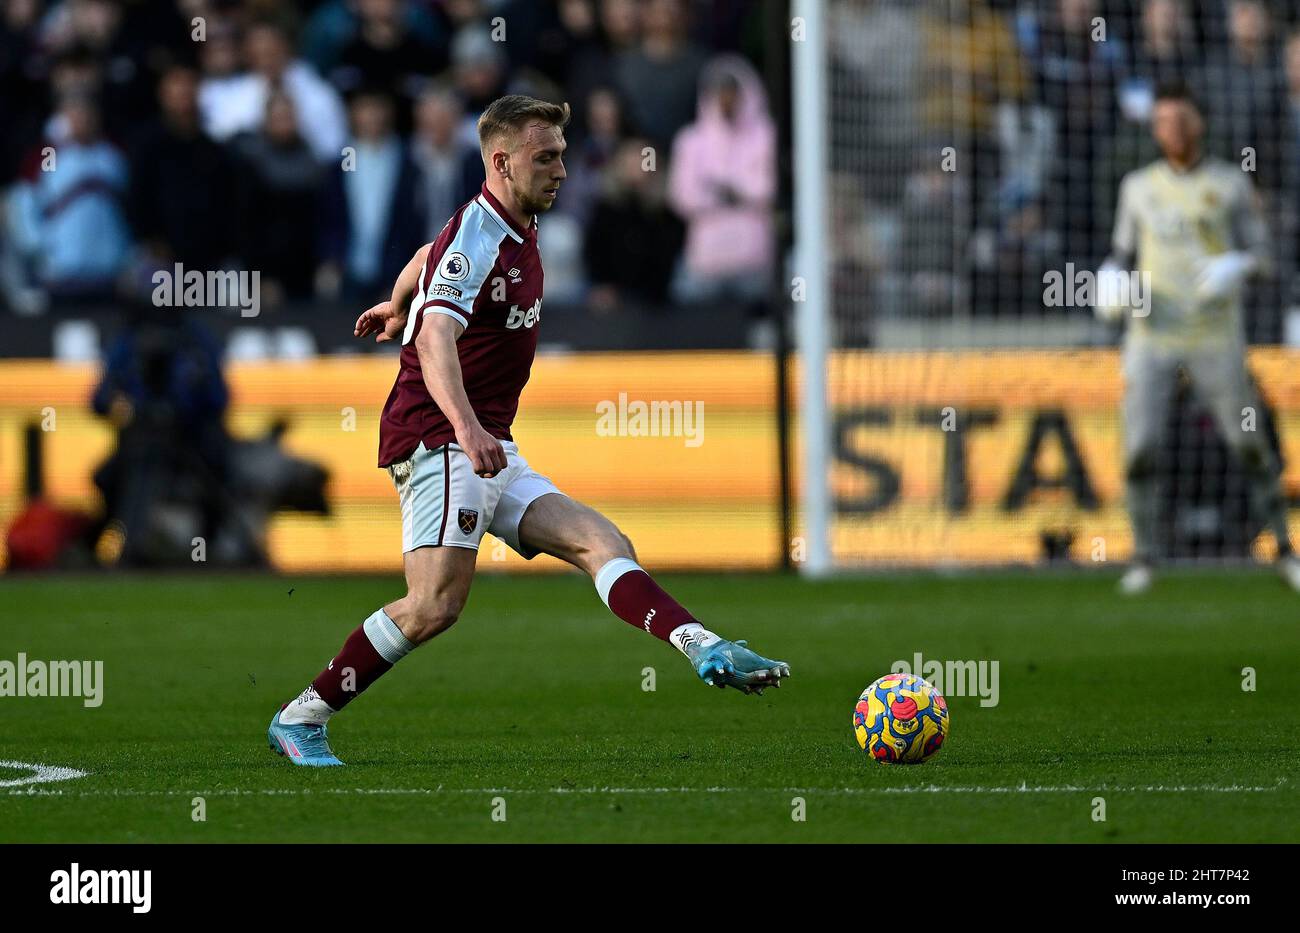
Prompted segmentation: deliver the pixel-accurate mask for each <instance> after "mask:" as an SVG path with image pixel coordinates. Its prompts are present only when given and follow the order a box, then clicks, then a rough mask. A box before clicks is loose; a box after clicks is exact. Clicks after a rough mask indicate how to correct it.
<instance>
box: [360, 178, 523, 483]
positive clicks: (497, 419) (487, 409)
mask: <svg viewBox="0 0 1300 933" xmlns="http://www.w3.org/2000/svg"><path fill="white" fill-rule="evenodd" d="M431 314H445V315H447V316H449V317H451V318H454V319H455V320H456V321H458V322H460V324H461V325H462V326H464V328H465V330H464V332H463V333H462V334H461V335H460V339H459V340H458V341H457V344H456V347H457V352H458V355H459V357H460V369H461V374H462V376H463V378H464V382H465V394H466V395H467V396H468V398H469V403H470V405H471V407H472V408H473V409H474V414H475V415H477V416H478V420H479V422H480V423H481V424H482V425H483V428H484V429H485V430H486V431H487V432H488V433H489V434H491V435H492V436H493V437H496V438H499V439H501V440H511V439H512V438H511V436H510V426H511V424H512V423H513V422H514V419H515V413H516V411H518V408H519V394H520V393H521V392H522V391H523V388H524V386H525V385H526V384H527V383H528V375H529V372H530V370H531V369H532V365H533V357H534V355H535V354H536V352H537V331H538V325H539V323H540V321H541V315H542V261H541V257H540V255H539V254H538V252H537V218H536V217H534V218H533V222H532V224H530V225H529V226H528V227H526V228H525V227H521V226H520V225H519V224H518V223H517V222H515V221H514V220H513V219H512V218H511V217H510V216H509V214H507V213H506V210H505V208H503V207H502V206H501V203H500V202H499V201H498V200H497V199H496V198H495V197H494V196H493V195H492V194H491V193H489V191H488V190H487V185H486V184H484V185H483V188H482V190H481V191H480V192H479V194H478V195H477V196H475V198H474V199H473V200H472V201H470V202H468V203H467V204H465V205H464V206H462V207H461V208H460V209H459V210H458V211H456V213H455V214H454V215H453V216H452V218H451V220H449V221H447V225H446V226H445V227H443V228H442V232H441V233H439V234H438V238H437V239H436V240H434V242H433V247H432V248H431V249H430V250H429V255H428V258H427V259H426V260H425V263H424V269H423V270H422V272H421V274H420V281H419V285H418V286H417V288H416V292H415V297H414V298H413V299H412V300H411V309H410V314H409V316H408V318H407V322H406V331H405V333H404V334H403V335H402V352H401V362H400V366H399V369H398V372H397V381H396V382H395V383H394V384H393V390H392V391H391V392H390V393H389V394H388V401H387V402H386V403H385V404H384V412H383V415H382V416H381V418H380V421H379V465H380V466H388V465H389V464H391V463H397V462H399V461H401V460H405V459H407V458H408V457H410V456H411V454H412V453H414V452H415V449H416V447H418V446H419V444H420V442H421V441H423V442H424V445H425V446H426V447H427V448H429V449H430V450H432V449H434V448H436V447H440V446H442V445H443V444H447V443H451V442H454V441H455V440H456V432H455V431H454V430H453V429H452V426H451V423H450V422H449V421H448V420H447V417H446V416H445V415H444V414H443V413H442V411H440V410H439V408H438V406H437V404H436V403H435V402H434V400H433V398H432V397H431V396H430V395H429V390H428V389H426V388H425V385H424V377H423V376H422V375H421V372H420V359H419V356H418V355H417V353H416V349H415V338H416V336H417V335H418V334H419V333H420V328H421V327H422V326H423V325H424V322H425V321H427V320H428V318H429V315H431Z"/></svg>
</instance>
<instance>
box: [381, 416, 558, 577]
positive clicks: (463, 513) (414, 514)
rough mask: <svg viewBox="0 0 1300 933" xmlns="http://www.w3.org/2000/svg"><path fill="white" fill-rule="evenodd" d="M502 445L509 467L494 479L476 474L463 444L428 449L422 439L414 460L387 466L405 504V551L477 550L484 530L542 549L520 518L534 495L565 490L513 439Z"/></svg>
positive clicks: (515, 543) (524, 551) (524, 552)
mask: <svg viewBox="0 0 1300 933" xmlns="http://www.w3.org/2000/svg"><path fill="white" fill-rule="evenodd" d="M501 446H502V448H504V449H505V453H506V468H505V469H504V470H502V471H501V472H500V473H498V474H497V475H496V476H494V477H492V478H491V479H484V478H483V477H481V476H476V475H475V473H474V467H473V465H472V464H471V463H470V459H469V455H468V454H467V453H465V451H464V450H462V449H461V448H460V445H458V444H444V445H442V446H441V447H437V448H435V449H433V450H429V449H427V448H426V447H425V446H424V444H423V443H421V444H420V446H419V447H417V448H416V449H415V453H414V454H413V455H412V456H411V458H410V459H409V460H403V461H402V462H400V463H394V464H392V465H390V466H389V467H388V473H389V475H390V476H392V478H393V485H394V486H396V487H397V497H398V500H399V501H400V502H401V506H402V553H406V552H407V551H414V550H415V549H416V548H421V547H464V548H472V549H474V550H477V549H478V545H479V542H480V541H481V540H482V539H483V533H484V532H491V533H492V534H493V535H495V536H496V537H498V538H500V539H501V540H502V541H504V542H505V543H506V544H508V545H510V547H512V548H513V549H514V550H515V551H517V552H518V553H519V554H520V555H521V556H523V557H525V558H527V559H529V560H531V559H532V558H533V557H535V556H536V555H537V552H536V551H529V550H528V549H527V548H525V547H524V546H523V545H522V544H521V543H520V541H519V522H520V520H521V519H522V518H523V517H524V511H525V510H526V509H527V508H528V506H529V505H531V504H532V503H533V501H534V500H535V499H537V498H538V497H540V496H544V495H546V494H547V493H552V492H555V493H558V492H559V491H560V490H559V489H557V488H556V487H555V484H554V483H552V482H551V481H550V480H549V479H547V478H546V477H545V476H542V475H541V474H540V473H537V472H536V471H534V470H533V468H532V467H530V466H529V465H528V461H527V460H525V459H524V458H523V457H521V456H520V455H519V446H518V445H517V444H516V443H515V442H514V441H502V442H501Z"/></svg>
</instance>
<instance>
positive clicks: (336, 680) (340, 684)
mask: <svg viewBox="0 0 1300 933" xmlns="http://www.w3.org/2000/svg"><path fill="white" fill-rule="evenodd" d="M392 666H393V665H392V664H390V663H389V662H387V661H385V660H384V659H383V658H382V657H381V656H380V654H379V652H378V651H376V650H375V646H374V645H372V644H371V643H370V639H369V638H368V637H367V636H366V630H365V626H364V625H358V626H357V627H356V629H355V630H354V631H353V632H352V634H351V635H349V636H348V640H347V641H345V642H344V643H343V647H342V648H340V649H339V653H338V654H336V655H335V656H334V660H332V661H330V663H329V666H328V667H326V668H325V670H323V671H321V672H320V673H319V674H317V675H316V679H315V680H313V681H312V682H311V685H312V686H313V687H315V688H316V692H317V693H318V694H319V695H320V698H321V699H322V700H324V701H325V702H326V703H328V704H329V706H330V709H332V710H334V711H335V712H338V711H339V710H341V709H342V708H343V707H345V706H347V705H348V703H349V702H350V701H352V700H354V699H356V697H357V695H358V694H359V693H361V691H363V690H365V689H366V688H367V687H369V686H370V685H371V684H373V683H374V682H375V681H376V680H378V679H379V678H380V677H382V676H383V675H384V674H386V673H387V672H388V671H389V670H390V669H391V668H392Z"/></svg>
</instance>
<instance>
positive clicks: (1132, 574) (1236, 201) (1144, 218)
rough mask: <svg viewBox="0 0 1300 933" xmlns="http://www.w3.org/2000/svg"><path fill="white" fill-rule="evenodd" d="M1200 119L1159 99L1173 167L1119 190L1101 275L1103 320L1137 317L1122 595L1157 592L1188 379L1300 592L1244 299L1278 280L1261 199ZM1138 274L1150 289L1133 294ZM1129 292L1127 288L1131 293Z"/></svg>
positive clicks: (1134, 178)
mask: <svg viewBox="0 0 1300 933" xmlns="http://www.w3.org/2000/svg"><path fill="white" fill-rule="evenodd" d="M1204 132H1205V125H1204V122H1203V120H1202V116H1201V111H1200V108H1199V107H1198V106H1197V104H1196V102H1195V101H1194V100H1193V99H1192V97H1191V95H1190V94H1189V93H1188V91H1187V89H1186V88H1185V87H1183V86H1181V85H1177V84H1169V85H1165V86H1162V87H1161V88H1160V89H1159V90H1158V91H1157V94H1156V102H1155V109H1154V113H1153V116H1152V134H1153V135H1154V137H1155V141H1156V143H1157V145H1158V146H1159V147H1160V151H1161V153H1162V154H1163V156H1164V157H1163V158H1162V159H1159V160H1158V161H1156V162H1153V163H1152V164H1150V165H1148V166H1146V167H1145V168H1141V169H1137V170H1135V171H1132V172H1130V173H1128V174H1127V175H1126V176H1125V177H1124V180H1123V181H1122V182H1121V184H1120V190H1119V206H1118V209H1117V212H1116V219H1115V230H1114V235H1113V238H1112V251H1111V255H1110V256H1109V258H1108V259H1107V261H1106V263H1105V264H1104V265H1103V266H1102V268H1101V270H1100V272H1099V273H1098V279H1097V286H1098V289H1097V290H1098V294H1099V296H1101V297H1100V299H1099V301H1098V303H1097V311H1098V313H1099V315H1100V316H1102V317H1103V318H1107V319H1111V320H1114V319H1117V318H1118V317H1119V316H1120V315H1122V314H1125V313H1126V312H1131V315H1132V319H1131V320H1130V321H1129V323H1128V329H1127V332H1126V334H1125V337H1124V348H1123V368H1124V382H1125V389H1124V469H1125V477H1126V483H1127V489H1126V497H1127V504H1128V510H1129V517H1130V520H1131V522H1132V525H1133V539H1134V553H1133V562H1132V564H1131V565H1130V566H1129V568H1128V570H1127V571H1126V572H1125V574H1124V576H1123V577H1122V578H1121V580H1120V591H1121V592H1123V593H1126V594H1129V595H1135V594H1138V593H1142V592H1145V591H1146V590H1147V589H1149V588H1150V586H1151V583H1152V580H1153V569H1152V567H1153V561H1154V549H1155V536H1156V518H1157V509H1158V502H1157V499H1156V454H1157V445H1158V444H1159V442H1160V440H1161V432H1162V429H1163V426H1164V424H1165V418H1166V416H1167V413H1168V411H1169V404H1170V401H1171V400H1172V398H1173V395H1174V392H1175V389H1176V387H1177V380H1178V371H1179V369H1180V368H1181V369H1182V370H1183V371H1184V372H1185V373H1186V374H1187V376H1188V377H1189V379H1190V380H1191V383H1192V386H1193V388H1194V390H1195V391H1196V392H1197V393H1198V395H1200V396H1201V398H1203V399H1204V400H1205V402H1206V403H1207V404H1208V406H1209V408H1210V410H1211V411H1212V412H1213V415H1214V421H1215V424H1216V425H1217V426H1218V429H1219V433H1220V435H1221V436H1222V437H1223V439H1224V441H1225V442H1226V443H1227V445H1228V447H1229V448H1230V449H1231V450H1232V451H1233V452H1234V454H1235V455H1236V456H1237V457H1239V458H1240V462H1241V463H1242V465H1243V466H1244V468H1245V470H1246V473H1247V475H1248V478H1249V481H1250V488H1251V504H1252V507H1253V508H1254V509H1255V510H1256V512H1257V514H1258V515H1259V517H1261V518H1263V519H1264V520H1265V521H1267V523H1268V526H1269V528H1270V530H1271V531H1272V532H1273V534H1274V536H1275V538H1276V540H1277V552H1278V560H1277V569H1278V571H1279V573H1280V574H1281V575H1282V577H1283V579H1285V580H1286V582H1287V583H1289V584H1290V585H1291V587H1292V588H1293V589H1297V590H1300V561H1297V560H1296V557H1295V556H1294V554H1293V553H1292V550H1291V540H1290V537H1289V535H1288V533H1287V514H1286V502H1285V500H1284V499H1283V497H1282V493H1281V489H1280V486H1279V482H1278V473H1279V470H1278V464H1277V461H1276V458H1275V457H1274V455H1273V452H1272V449H1271V448H1270V447H1269V445H1268V443H1267V441H1266V440H1265V438H1264V437H1263V436H1262V434H1261V432H1259V431H1256V430H1254V427H1255V424H1256V423H1257V418H1251V417H1248V412H1247V411H1246V410H1247V409H1251V410H1253V411H1255V412H1258V410H1259V404H1260V403H1259V399H1258V398H1257V396H1256V393H1255V391H1254V388H1253V387H1252V385H1251V381H1250V377H1249V375H1248V373H1247V371H1246V362H1245V336H1244V332H1243V329H1242V321H1241V290H1242V286H1243V285H1244V284H1245V281H1246V280H1247V278H1249V277H1250V276H1253V275H1260V274H1265V273H1267V272H1268V266H1269V257H1268V251H1267V228H1266V225H1265V221H1264V218H1263V216H1262V213H1261V211H1260V208H1259V206H1258V202H1257V198H1256V195H1255V192H1254V189H1253V187H1252V185H1251V183H1250V181H1249V180H1248V179H1247V177H1246V175H1245V174H1244V173H1243V172H1242V171H1241V170H1240V169H1239V168H1237V167H1236V166H1235V165H1231V164H1229V163H1227V162H1224V161H1222V160H1219V159H1215V158H1212V157H1209V156H1206V155H1204V153H1203V152H1202V137H1203V135H1204ZM1122 270H1139V271H1138V272H1137V273H1136V275H1138V276H1141V277H1146V278H1147V282H1148V285H1149V288H1148V290H1147V293H1146V294H1145V295H1144V297H1143V298H1142V301H1141V302H1140V306H1138V307H1134V303H1133V301H1132V300H1131V296H1133V295H1138V296H1143V292H1142V290H1141V286H1140V284H1137V283H1135V285H1136V290H1131V289H1129V288H1127V286H1128V285H1129V283H1130V282H1131V281H1132V279H1131V275H1130V273H1128V272H1125V271H1122ZM1121 286H1124V287H1121Z"/></svg>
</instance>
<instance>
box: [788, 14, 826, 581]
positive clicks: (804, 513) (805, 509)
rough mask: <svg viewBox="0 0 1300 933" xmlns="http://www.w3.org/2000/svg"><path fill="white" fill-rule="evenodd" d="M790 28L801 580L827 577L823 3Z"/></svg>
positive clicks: (794, 17)
mask: <svg viewBox="0 0 1300 933" xmlns="http://www.w3.org/2000/svg"><path fill="white" fill-rule="evenodd" d="M791 11H792V14H793V15H792V18H791V23H790V41H791V70H792V72H793V74H792V78H793V80H792V82H791V120H792V124H793V125H792V135H793V142H794V153H793V155H794V159H793V169H794V171H793V175H794V265H793V267H792V270H791V271H792V276H791V282H790V289H791V294H792V295H793V297H794V306H795V314H794V329H795V347H796V351H797V359H798V364H799V366H798V372H799V379H798V382H797V385H798V393H799V414H798V433H799V444H798V449H799V451H800V452H801V455H800V462H799V476H800V484H799V490H798V498H797V509H796V511H797V516H798V517H797V522H796V525H795V534H796V535H797V536H798V537H800V538H802V539H803V548H802V549H801V550H802V557H803V559H802V560H800V561H798V562H797V564H796V566H797V567H798V568H799V570H800V572H801V573H802V574H804V575H805V576H810V577H823V576H826V575H827V574H829V573H830V572H831V570H832V559H831V547H830V522H831V516H830V512H831V499H830V482H829V470H830V439H831V430H830V407H829V401H828V399H827V380H826V369H827V363H828V360H829V351H830V312H831V309H830V271H829V263H828V256H829V255H830V254H829V249H830V242H829V236H828V224H827V210H828V207H829V204H828V201H827V197H826V192H827V185H826V174H827V167H828V166H827V163H828V159H827V151H828V150H827V134H828V123H827V117H828V113H827V79H826V77H827V76H826V4H825V2H824V0H795V2H794V3H793V4H792V8H791Z"/></svg>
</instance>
